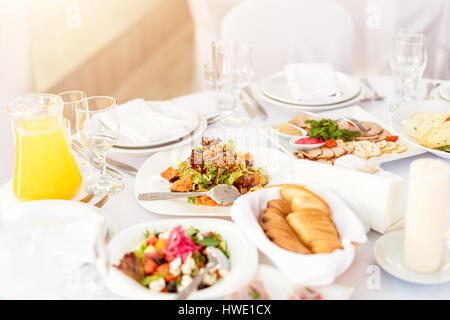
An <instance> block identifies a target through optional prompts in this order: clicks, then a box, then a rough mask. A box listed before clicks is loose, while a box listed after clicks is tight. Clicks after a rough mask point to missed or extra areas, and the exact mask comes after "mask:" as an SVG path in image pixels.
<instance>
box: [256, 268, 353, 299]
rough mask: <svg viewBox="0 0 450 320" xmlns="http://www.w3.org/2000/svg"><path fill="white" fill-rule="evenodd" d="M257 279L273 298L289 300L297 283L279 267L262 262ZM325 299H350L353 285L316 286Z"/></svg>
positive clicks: (257, 272)
mask: <svg viewBox="0 0 450 320" xmlns="http://www.w3.org/2000/svg"><path fill="white" fill-rule="evenodd" d="M255 279H257V280H261V281H262V283H263V284H264V288H265V289H266V291H267V293H268V295H269V297H270V299H271V300H288V299H289V294H290V293H291V292H293V291H294V290H295V288H296V287H297V285H296V284H295V283H293V282H291V281H290V280H289V279H288V278H287V277H286V276H285V275H284V274H283V273H282V272H281V271H280V270H279V269H277V268H275V267H273V266H269V265H266V264H260V265H259V267H258V270H257V271H256V276H255ZM314 289H315V290H317V291H318V292H320V294H321V295H322V298H323V299H324V300H348V299H350V297H351V296H352V294H353V290H354V288H353V287H347V286H342V285H339V284H332V285H329V286H323V287H314Z"/></svg>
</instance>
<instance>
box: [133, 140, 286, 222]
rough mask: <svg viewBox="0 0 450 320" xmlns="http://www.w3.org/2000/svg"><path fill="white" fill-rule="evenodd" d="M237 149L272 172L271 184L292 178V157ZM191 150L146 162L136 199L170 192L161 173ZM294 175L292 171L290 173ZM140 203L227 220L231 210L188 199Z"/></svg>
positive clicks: (264, 150) (139, 175)
mask: <svg viewBox="0 0 450 320" xmlns="http://www.w3.org/2000/svg"><path fill="white" fill-rule="evenodd" d="M236 150H242V151H245V152H251V153H252V155H253V157H254V158H255V165H256V166H258V167H265V168H266V169H267V171H268V173H269V184H278V183H283V182H284V181H286V178H287V177H289V167H290V160H291V159H290V158H289V157H288V156H286V155H285V154H284V153H282V152H280V151H278V150H275V149H267V148H250V149H240V148H238V146H236ZM190 152H191V148H183V149H181V150H175V149H174V150H172V151H164V152H159V153H157V154H155V155H153V156H151V157H150V158H148V159H147V161H145V162H144V164H143V165H142V166H141V167H140V168H139V171H138V173H137V176H136V180H135V184H134V193H135V195H136V199H137V196H138V194H140V193H146V192H167V191H170V186H171V184H170V183H169V182H168V181H166V180H165V179H163V178H162V177H161V172H163V171H164V170H166V169H167V168H168V167H170V166H175V165H176V163H177V161H178V160H185V159H187V157H188V156H189V155H190ZM291 172H292V171H291ZM137 201H138V202H139V204H140V205H141V206H142V207H143V208H144V209H146V210H148V211H151V212H154V213H158V214H165V215H185V216H186V215H190V216H208V217H221V216H222V217H225V216H229V215H230V207H221V206H217V207H206V206H196V205H194V204H192V203H188V202H187V199H173V200H158V201H141V200H137Z"/></svg>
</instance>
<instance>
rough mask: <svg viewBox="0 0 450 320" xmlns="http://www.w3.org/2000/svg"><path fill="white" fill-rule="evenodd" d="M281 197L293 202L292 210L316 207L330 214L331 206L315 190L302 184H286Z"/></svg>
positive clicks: (281, 191)
mask: <svg viewBox="0 0 450 320" xmlns="http://www.w3.org/2000/svg"><path fill="white" fill-rule="evenodd" d="M280 194H281V197H282V198H283V199H284V200H286V201H287V202H289V203H290V204H291V211H292V212H294V211H300V210H302V209H308V208H314V209H319V210H322V211H323V212H324V213H325V214H327V215H330V207H329V206H328V203H326V201H325V200H323V199H322V198H321V197H319V196H318V195H317V194H315V193H314V192H312V191H310V190H308V189H306V188H304V187H301V186H286V187H282V188H281V189H280Z"/></svg>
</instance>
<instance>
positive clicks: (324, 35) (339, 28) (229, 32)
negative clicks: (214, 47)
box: [221, 0, 354, 80]
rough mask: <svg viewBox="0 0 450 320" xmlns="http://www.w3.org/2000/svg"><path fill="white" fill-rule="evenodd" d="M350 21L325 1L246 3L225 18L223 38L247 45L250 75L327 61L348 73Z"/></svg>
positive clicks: (254, 0)
mask: <svg viewBox="0 0 450 320" xmlns="http://www.w3.org/2000/svg"><path fill="white" fill-rule="evenodd" d="M353 33H354V32H353V23H352V20H351V17H350V15H349V14H348V13H347V12H346V10H345V9H343V8H342V7H341V6H340V5H339V4H338V3H336V2H334V1H330V0H315V1H307V0H247V1H243V2H241V3H239V4H238V5H236V6H235V7H234V8H233V9H231V10H230V11H229V12H228V13H227V15H226V16H225V17H224V19H223V22H222V28H221V35H222V38H223V39H235V40H240V41H244V42H247V43H250V44H251V45H252V46H253V48H254V55H253V58H254V67H255V77H254V79H253V80H258V79H260V78H261V77H262V76H264V75H267V74H270V73H273V72H276V71H281V70H283V67H284V66H285V65H286V64H288V63H295V62H326V63H329V64H331V65H332V66H333V67H334V68H335V69H337V70H340V71H344V72H348V73H351V72H352V71H353V70H352V69H353V67H352V66H353V56H352V53H353V50H352V48H353Z"/></svg>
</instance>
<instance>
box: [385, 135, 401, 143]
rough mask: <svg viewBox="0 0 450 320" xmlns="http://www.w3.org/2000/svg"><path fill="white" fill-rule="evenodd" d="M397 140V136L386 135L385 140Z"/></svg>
mask: <svg viewBox="0 0 450 320" xmlns="http://www.w3.org/2000/svg"><path fill="white" fill-rule="evenodd" d="M397 140H398V136H387V137H386V141H392V142H395V141H397Z"/></svg>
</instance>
